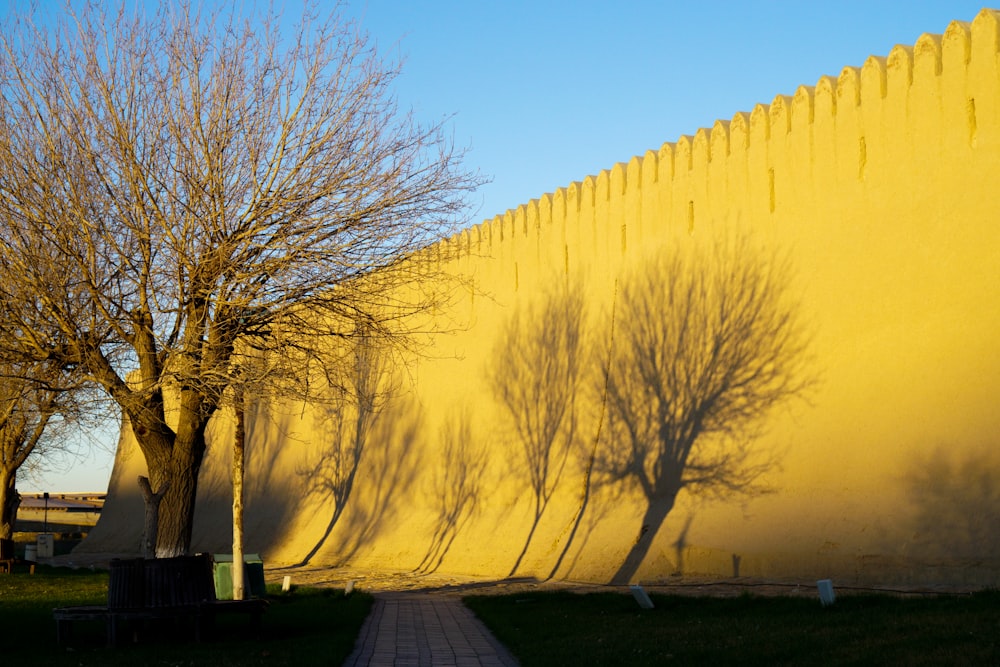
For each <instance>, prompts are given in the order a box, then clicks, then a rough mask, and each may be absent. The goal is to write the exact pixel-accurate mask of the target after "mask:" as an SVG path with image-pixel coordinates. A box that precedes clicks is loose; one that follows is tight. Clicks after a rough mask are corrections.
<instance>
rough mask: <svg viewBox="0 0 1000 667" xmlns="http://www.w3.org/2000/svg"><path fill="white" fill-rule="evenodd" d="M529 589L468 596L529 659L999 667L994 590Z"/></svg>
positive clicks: (527, 665) (999, 612)
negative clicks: (718, 592)
mask: <svg viewBox="0 0 1000 667" xmlns="http://www.w3.org/2000/svg"><path fill="white" fill-rule="evenodd" d="M651 598H652V601H653V602H654V604H655V608H654V609H648V610H646V609H641V608H639V606H638V605H637V604H636V601H635V600H634V599H632V597H631V596H629V595H622V594H617V593H597V594H587V595H578V594H573V593H526V594H521V595H504V596H481V597H471V598H466V599H465V603H466V604H467V605H468V606H469V607H470V608H471V609H472V610H473V611H474V612H475V613H476V615H477V616H479V618H480V619H482V620H483V622H485V623H486V625H487V626H489V628H490V629H491V630H492V631H493V633H494V635H496V637H497V639H499V640H500V641H501V642H502V643H504V644H505V645H506V646H507V648H509V649H510V651H511V652H512V653H513V654H514V655H515V656H516V657H517V658H518V660H520V662H521V664H522V665H523V666H524V667H531V666H533V665H546V666H552V665H573V666H574V667H583V666H585V665H602V666H604V665H664V664H677V665H737V664H738V665H997V664H1000V592H997V591H989V592H983V593H976V594H973V595H963V596H938V597H930V598H919V599H912V598H911V599H901V598H899V597H893V596H889V595H850V596H842V597H839V598H838V599H837V601H836V603H835V604H833V605H832V606H830V607H826V608H824V607H822V606H821V605H820V604H819V601H818V600H817V599H811V600H810V599H801V598H787V597H785V598H782V597H755V596H750V595H743V596H741V597H737V598H727V599H719V598H692V597H686V596H684V597H679V596H666V595H652V596H651Z"/></svg>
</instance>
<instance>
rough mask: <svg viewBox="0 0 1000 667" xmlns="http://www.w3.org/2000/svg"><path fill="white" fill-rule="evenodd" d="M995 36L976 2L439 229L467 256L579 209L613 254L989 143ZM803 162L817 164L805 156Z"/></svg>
mask: <svg viewBox="0 0 1000 667" xmlns="http://www.w3.org/2000/svg"><path fill="white" fill-rule="evenodd" d="M998 43H1000V10H993V9H983V10H982V11H981V12H980V13H979V15H978V16H977V17H976V18H975V20H974V21H973V22H971V23H968V22H962V21H954V22H952V23H951V24H950V25H949V26H948V28H947V29H946V30H945V32H944V33H943V34H941V35H936V34H926V33H925V34H923V35H921V36H920V38H919V39H918V40H917V42H916V44H915V45H913V46H912V47H911V46H903V45H897V46H895V47H894V48H893V49H892V50H891V51H890V52H889V54H888V55H887V56H871V57H869V58H868V59H867V60H866V61H865V62H864V64H863V65H862V66H861V67H852V66H848V67H845V68H844V69H843V70H842V71H841V72H840V74H839V75H838V76H836V77H834V76H821V77H820V78H819V80H818V81H817V82H816V84H815V86H806V85H803V86H800V87H799V88H798V89H797V90H796V91H795V92H794V94H792V95H777V96H776V97H775V98H774V99H773V100H772V101H771V103H770V104H757V105H755V106H754V107H753V108H752V109H751V110H750V111H748V112H746V111H744V112H738V113H736V114H735V115H734V116H733V117H732V118H731V119H729V120H718V121H716V122H715V123H714V124H713V125H712V126H711V127H703V128H700V129H698V130H697V131H696V132H695V133H694V134H693V135H684V136H681V137H679V138H678V139H677V141H675V142H672V143H665V144H663V145H662V146H661V147H660V148H659V149H658V150H655V151H654V150H650V151H647V152H646V153H645V154H644V155H641V156H636V157H633V158H631V159H630V160H628V161H627V162H621V163H618V164H616V165H614V166H613V167H612V168H610V169H607V170H604V171H601V172H600V173H598V174H597V175H593V176H587V177H586V178H584V179H583V180H582V181H577V182H573V183H571V184H569V185H568V186H566V187H564V188H559V189H558V190H556V191H555V192H552V193H547V194H544V195H542V196H541V197H539V198H537V199H532V200H531V201H529V202H528V203H526V204H523V205H521V206H518V207H517V208H515V209H511V210H508V211H506V212H504V213H502V214H498V215H496V216H495V217H493V218H491V219H487V220H485V221H484V222H482V223H481V224H478V225H476V226H474V227H471V228H469V229H467V230H465V231H462V232H461V233H459V234H458V235H456V236H455V237H453V238H452V239H450V240H449V241H448V242H447V243H448V244H450V245H451V246H452V248H453V249H457V250H458V251H459V252H460V253H464V254H465V255H466V256H482V255H483V254H485V253H490V252H497V253H502V254H508V253H504V250H501V248H504V249H506V250H509V253H510V256H513V255H515V254H518V253H520V252H523V251H524V249H526V248H527V247H528V246H530V245H531V244H532V243H550V242H551V238H552V236H553V235H556V236H559V237H561V238H564V239H568V238H570V237H571V236H572V234H573V233H579V234H580V235H581V237H582V235H584V234H586V233H588V232H589V231H590V230H586V231H584V230H579V231H578V232H575V231H573V232H571V231H568V227H570V226H571V225H573V224H574V223H577V221H578V220H581V219H585V220H586V221H588V222H592V223H594V224H595V225H597V226H598V227H599V229H594V230H593V234H594V239H593V243H595V244H599V245H601V246H603V247H606V248H607V249H608V253H611V254H612V255H613V254H614V253H619V254H620V253H622V252H625V251H627V248H628V246H629V245H630V242H631V243H641V242H642V240H643V230H649V229H654V228H656V227H657V226H658V225H667V226H670V227H681V228H686V229H687V230H688V231H689V232H690V231H693V230H694V228H695V227H696V226H697V225H698V222H699V220H704V218H705V217H708V216H711V215H713V214H716V213H717V212H718V211H719V210H720V209H722V208H724V207H730V206H732V205H733V204H736V205H738V206H740V207H744V208H746V209H747V210H750V211H753V212H754V214H756V213H759V212H767V213H771V214H775V213H778V212H779V209H780V208H785V209H790V208H795V207H796V204H798V201H796V200H800V199H805V198H814V197H816V196H817V194H818V193H819V192H820V191H822V190H823V189H825V188H830V187H831V186H834V187H844V185H845V184H849V183H852V182H855V183H857V184H858V187H863V184H864V182H865V178H866V174H868V173H869V172H870V171H871V170H872V169H876V170H877V169H880V168H882V169H884V168H885V166H886V165H885V164H884V162H885V161H887V160H900V159H904V160H905V159H923V160H932V159H933V156H934V155H935V154H936V153H938V152H940V151H941V150H942V149H943V148H944V147H945V146H947V147H948V149H949V150H960V149H961V148H962V147H964V148H967V149H969V150H970V152H971V151H973V150H975V149H976V148H977V147H979V144H980V143H982V144H983V146H982V149H983V150H992V149H994V148H995V147H996V146H997V142H998V131H1000V128H998V126H997V125H996V123H994V122H990V121H992V120H994V119H996V118H997V115H998V108H997V105H998V103H1000V100H998V98H997V91H996V86H995V84H994V83H993V82H995V80H996V77H997V76H998V74H1000V70H998V62H997V44H998ZM980 117H982V118H985V119H987V121H986V122H981V121H980V120H979V118H980ZM816 162H821V163H822V164H823V166H824V169H821V170H817V169H814V168H813V165H814V163H816ZM830 165H835V169H833V170H831V169H829V167H830ZM831 171H832V172H833V175H834V176H835V177H836V181H835V182H834V183H831V182H830V181H829V180H828V177H829V176H830V175H831V173H830V172H831ZM602 214H604V215H602ZM591 216H593V217H591ZM597 220H600V221H601V222H599V223H598V222H596V221H597ZM626 220H628V223H626V222H625V221H626ZM532 238H534V239H535V240H534V241H532ZM542 239H544V240H542Z"/></svg>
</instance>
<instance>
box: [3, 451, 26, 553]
mask: <svg viewBox="0 0 1000 667" xmlns="http://www.w3.org/2000/svg"><path fill="white" fill-rule="evenodd" d="M16 481H17V475H16V474H15V471H14V470H7V469H6V468H0V538H3V539H5V540H9V539H11V537H12V536H13V535H14V523H15V522H16V521H17V508H18V507H19V506H20V504H21V494H19V493H18V492H17V489H15V488H14V483H15V482H16Z"/></svg>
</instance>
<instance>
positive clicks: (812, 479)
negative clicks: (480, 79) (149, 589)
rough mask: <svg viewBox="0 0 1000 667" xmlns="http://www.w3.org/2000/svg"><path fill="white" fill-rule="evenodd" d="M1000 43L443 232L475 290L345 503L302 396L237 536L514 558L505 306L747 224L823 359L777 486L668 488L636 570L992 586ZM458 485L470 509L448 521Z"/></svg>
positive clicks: (116, 498)
mask: <svg viewBox="0 0 1000 667" xmlns="http://www.w3.org/2000/svg"><path fill="white" fill-rule="evenodd" d="M998 62H1000V12H997V11H993V10H983V11H982V12H981V13H980V14H979V15H978V16H977V17H976V19H975V21H973V22H972V23H971V24H968V23H959V22H955V23H952V24H951V25H949V26H948V28H947V30H946V31H945V33H944V34H943V35H923V36H921V37H920V39H919V40H918V41H917V43H916V44H915V45H914V46H913V47H904V46H897V47H895V48H894V49H893V50H892V51H891V52H890V53H889V54H888V56H886V57H874V56H873V57H871V58H869V59H868V60H867V61H866V62H865V63H864V64H863V65H862V66H861V67H846V68H844V70H843V71H842V72H841V73H840V75H839V76H838V77H822V78H821V79H820V80H819V81H818V82H816V84H815V86H802V87H800V88H799V89H798V90H796V91H794V94H792V95H790V96H782V95H779V96H778V97H775V98H774V100H773V101H772V102H771V103H770V104H769V105H765V104H758V105H756V106H755V107H753V108H752V109H751V110H750V111H749V112H743V113H737V114H736V115H735V116H733V118H732V119H730V120H728V121H717V122H716V123H714V124H713V125H712V126H711V127H710V128H703V129H699V130H698V131H697V132H696V133H694V135H693V136H683V137H681V138H680V139H678V140H677V141H676V142H675V143H667V144H664V145H663V146H662V147H661V148H660V149H659V150H658V151H650V152H647V153H646V154H645V155H643V156H638V157H635V158H633V159H632V160H630V161H629V162H628V163H623V164H619V165H615V166H614V167H613V168H612V169H611V170H610V171H605V172H601V173H600V174H598V175H597V176H595V177H587V178H585V179H583V181H581V182H576V183H572V184H570V185H569V186H567V187H566V188H563V189H560V190H558V191H556V192H554V193H551V194H546V195H543V196H542V197H540V198H538V199H536V200H531V201H530V202H529V203H527V204H525V205H523V206H520V207H518V208H517V209H516V210H514V211H508V212H507V213H505V214H504V215H501V216H497V217H495V218H493V219H492V220H487V221H485V222H483V223H482V224H480V225H478V226H475V227H472V228H470V229H468V230H466V231H464V232H462V233H461V234H460V235H458V236H456V237H455V238H453V239H451V240H450V241H448V242H447V243H446V244H445V245H444V246H443V250H447V251H448V252H442V254H443V256H445V257H451V256H452V254H453V253H457V256H456V257H454V258H452V259H446V260H442V261H444V262H445V267H444V268H445V269H446V270H448V271H449V272H452V273H455V274H457V275H463V276H469V277H472V278H473V279H474V281H475V285H476V287H477V289H465V288H461V289H459V291H458V292H457V294H456V299H455V303H454V304H453V306H452V308H451V309H449V310H448V311H447V312H444V311H442V312H439V313H437V315H438V316H439V322H448V323H452V322H454V323H457V327H456V330H454V331H450V332H449V333H447V334H442V335H439V336H437V337H435V339H434V341H433V346H432V347H431V348H430V349H428V350H426V351H425V352H426V354H425V355H424V356H423V357H421V358H419V359H415V360H411V362H410V366H409V369H408V372H407V374H406V377H407V378H410V379H412V380H413V381H414V384H413V386H412V387H410V386H408V385H407V386H404V390H403V392H402V393H404V394H405V395H404V396H401V397H400V398H399V399H398V400H397V401H395V403H394V407H393V408H392V409H391V414H387V415H384V416H383V418H382V421H381V422H380V424H379V426H378V427H377V429H376V433H375V436H374V438H373V439H372V441H371V442H370V443H369V444H368V446H367V448H366V449H365V452H364V455H363V457H362V459H361V462H360V467H359V469H358V473H357V478H356V480H357V481H356V484H355V487H354V491H353V493H352V495H351V497H350V498H349V500H348V502H347V505H346V508H345V511H344V513H343V515H342V516H341V517H340V518H339V519H338V521H337V523H336V524H335V525H334V527H333V529H332V531H331V532H330V534H329V535H328V536H327V537H326V539H325V540H323V539H321V538H322V537H323V535H324V532H325V530H326V528H327V527H328V525H329V522H330V518H331V515H332V511H333V510H332V505H331V502H330V500H329V498H328V497H326V496H324V495H323V494H322V493H321V492H320V491H319V490H318V489H317V487H315V486H313V487H310V486H309V485H308V484H307V482H306V480H307V475H306V473H307V472H308V471H309V470H315V469H316V468H317V466H318V465H319V464H318V461H320V459H321V458H322V457H323V456H324V450H323V444H322V442H321V441H322V438H320V437H319V436H318V435H317V434H318V433H319V432H320V431H321V429H320V428H319V427H318V426H317V425H316V424H315V423H314V419H313V415H312V414H311V413H310V412H309V411H306V412H305V413H302V412H301V411H299V410H297V409H295V408H289V409H287V410H285V411H282V410H276V411H275V414H274V415H272V417H271V418H269V419H267V420H264V419H261V420H259V421H258V424H257V426H256V428H255V430H254V431H253V434H252V446H251V454H250V456H251V459H250V463H249V466H248V474H250V475H251V478H250V480H249V481H248V487H249V488H250V489H251V494H250V497H249V501H248V508H247V510H248V517H249V520H248V524H249V525H248V528H249V530H248V533H249V536H250V537H249V542H250V543H249V544H248V551H263V552H264V553H265V558H266V559H267V560H268V561H269V562H271V563H278V562H288V563H292V562H298V561H301V560H302V559H303V558H305V557H306V556H307V555H308V554H310V553H311V552H312V551H313V548H314V547H316V546H317V544H318V543H319V546H318V549H316V550H315V553H314V554H312V561H313V562H322V563H345V562H346V563H350V564H352V565H355V566H358V567H365V568H368V567H370V568H391V569H399V570H412V569H415V568H418V567H421V566H423V567H424V569H429V568H432V567H434V565H436V564H437V563H438V560H439V559H440V564H439V567H438V571H439V572H454V573H463V574H475V575H483V576H505V575H507V574H508V573H509V571H510V569H511V567H512V566H513V563H514V561H515V559H516V558H517V555H518V553H519V552H520V550H521V548H522V547H523V546H524V543H525V539H526V536H527V531H528V528H529V524H530V512H531V507H530V502H529V501H530V494H529V493H528V491H527V488H526V486H525V481H524V475H523V474H522V473H521V472H519V471H517V470H516V469H515V466H513V465H512V464H511V462H512V461H514V460H515V457H514V455H513V454H512V453H511V449H510V445H509V444H508V443H507V440H508V438H507V437H506V434H507V432H508V429H507V427H506V424H505V421H504V419H503V415H502V412H501V410H500V409H499V407H498V405H497V403H496V401H495V400H494V398H493V394H492V392H491V390H490V387H489V382H488V377H489V371H490V364H491V361H492V356H493V354H494V350H495V349H496V345H497V337H498V335H499V332H500V331H501V329H502V327H503V326H504V322H505V321H506V320H507V318H509V317H510V316H511V313H512V312H513V311H514V309H515V308H518V307H524V306H526V304H529V303H533V302H537V300H538V298H539V295H540V294H541V293H542V292H543V291H544V290H545V289H546V288H547V287H549V286H551V285H554V284H559V283H561V282H570V283H571V282H573V281H577V280H580V281H582V282H583V284H584V285H585V288H586V291H587V295H588V297H587V298H588V310H589V313H590V316H591V317H592V318H593V319H592V322H594V323H597V322H601V321H602V320H606V319H607V317H608V315H607V313H608V308H609V306H610V302H611V295H612V294H613V293H614V285H615V280H616V279H618V278H620V277H621V275H622V272H623V271H626V270H627V269H628V268H629V267H631V266H634V265H636V264H637V263H638V260H639V259H640V258H641V257H642V256H643V255H644V254H645V253H648V252H650V251H652V250H654V249H655V248H657V247H660V246H662V245H663V244H668V243H679V244H692V243H699V242H701V241H704V240H706V239H711V238H715V237H718V236H720V235H721V234H723V233H730V232H729V231H728V230H733V229H738V230H741V231H742V232H744V233H749V234H752V235H753V237H754V238H755V239H758V240H760V241H761V242H764V243H766V244H768V245H771V246H773V247H775V248H777V249H778V250H779V251H782V252H787V253H788V254H789V255H790V256H791V257H792V258H793V262H794V270H795V282H794V285H793V291H794V292H795V294H796V295H797V296H798V297H799V298H800V300H801V303H802V313H803V320H804V322H805V323H806V325H807V327H808V329H809V331H810V332H812V335H813V339H812V353H813V355H814V357H815V361H814V366H815V370H816V371H817V373H818V374H819V375H820V377H821V383H820V385H819V386H818V388H817V389H816V390H815V392H814V393H813V394H812V395H811V397H810V402H809V404H797V405H795V406H793V407H792V408H791V409H789V410H786V411H782V412H780V413H778V414H776V415H775V417H774V419H773V421H772V423H771V424H770V428H769V429H768V432H767V435H766V437H765V441H764V442H762V443H761V446H762V447H765V448H771V449H772V450H774V451H779V450H780V451H783V452H785V454H784V457H783V464H782V466H781V469H780V470H779V469H775V470H774V471H772V472H771V473H769V474H768V476H767V480H768V482H769V483H770V484H771V486H772V487H773V489H774V491H775V492H774V493H772V494H770V495H766V496H762V497H758V498H752V499H744V500H741V499H730V500H728V501H726V502H712V501H710V500H706V499H701V498H696V497H692V496H690V495H685V494H682V495H681V497H680V499H679V502H678V505H677V507H675V509H674V510H673V512H672V513H671V514H670V516H669V517H668V518H667V520H666V523H665V524H664V526H663V527H662V529H661V530H660V532H659V535H658V537H657V540H656V543H655V544H654V548H653V549H652V550H651V552H650V554H649V556H648V558H647V559H646V561H645V563H644V565H643V567H642V569H641V570H640V572H639V578H640V579H642V580H645V581H651V580H656V579H662V578H665V577H668V576H670V575H671V574H672V573H674V572H677V571H683V572H684V573H685V574H711V575H721V576H730V575H732V574H733V556H734V555H737V556H739V557H740V570H739V573H740V574H741V575H744V576H765V577H783V578H808V579H813V578H825V577H833V578H835V579H837V580H838V581H840V582H842V583H849V582H857V583H882V584H903V583H910V584H918V585H924V584H934V583H966V584H972V585H997V583H998V582H1000V578H998V572H1000V531H998V530H997V529H998V528H1000V509H998V508H1000V503H998V502H997V501H998V500H1000V455H998V454H997V452H1000V448H998V447H997V444H998V438H1000V436H998V435H997V434H998V433H1000V411H998V410H997V403H998V400H1000V399H998V397H1000V345H998V342H997V338H996V334H997V332H998V331H1000V268H998V267H1000V216H998V213H1000V67H998ZM525 159H530V156H525ZM449 326H450V325H449ZM598 330H601V329H600V328H599V327H597V326H596V324H595V326H594V327H593V331H595V332H596V331H598ZM462 414H465V415H468V424H469V429H470V431H469V433H468V434H466V435H465V436H464V437H461V438H460V440H461V442H463V443H464V444H465V445H466V446H465V449H464V450H463V451H464V453H462V454H455V452H452V456H451V458H450V459H449V457H448V456H446V453H447V452H446V450H445V445H444V442H445V438H444V437H443V436H442V432H443V431H442V429H444V428H447V427H448V425H454V424H455V423H458V422H459V421H460V419H459V417H460V415H462ZM585 421H586V420H585ZM585 428H586V429H591V431H589V432H593V429H594V428H595V427H594V424H593V423H592V422H586V427H585ZM219 429H220V431H225V429H224V428H222V427H221V426H220V427H219ZM217 440H218V442H217V443H216V445H222V446H213V447H211V448H210V454H209V458H208V460H207V462H206V465H205V468H204V470H203V474H202V482H201V490H200V500H199V515H198V520H197V524H196V527H195V542H196V543H195V548H200V549H201V548H204V549H213V550H223V551H228V546H227V540H228V537H229V532H228V528H227V523H226V522H227V519H228V517H227V512H228V509H229V499H228V497H227V494H228V493H229V486H228V481H227V475H228V472H227V456H228V453H227V447H226V446H225V444H224V438H223V437H222V436H219V437H218V438H217ZM130 443H131V441H130V439H129V438H128V437H126V438H124V439H123V447H122V450H121V451H120V453H119V459H118V462H117V465H116V469H115V473H114V476H113V480H112V487H111V489H110V496H109V501H108V504H107V506H106V509H105V519H104V520H103V521H102V523H103V524H104V525H103V526H99V527H98V529H97V530H95V532H94V534H93V536H92V539H91V540H90V545H89V547H88V548H93V549H95V550H105V549H113V548H126V547H128V546H129V545H130V544H132V543H133V541H134V543H137V542H138V530H139V529H140V528H141V517H142V511H141V501H140V500H139V497H138V491H137V489H136V488H134V487H135V477H136V475H137V474H140V473H141V472H142V469H143V467H142V461H141V457H140V456H139V455H138V454H137V452H135V451H134V446H132V445H131V444H130ZM327 454H329V452H327ZM463 456H464V459H463V458H462V457H463ZM478 456H482V457H485V458H483V459H482V461H483V462H485V468H480V467H477V465H476V462H477V461H478V460H479V459H477V457H478ZM456 457H457V458H456ZM463 461H464V463H465V465H466V467H465V468H464V471H465V472H464V473H462V467H461V465H459V464H460V463H462V462H463ZM582 474H583V473H582V469H581V468H580V467H579V466H578V465H577V463H576V461H575V460H574V461H571V463H570V464H569V466H568V467H567V469H566V471H565V472H564V474H563V477H562V480H561V483H560V486H559V487H558V489H557V491H556V496H555V498H554V500H553V503H552V505H551V506H550V507H549V509H548V510H547V512H546V514H545V515H544V517H543V519H542V521H541V522H540V524H539V528H538V531H537V534H536V536H535V538H534V540H533V541H532V544H531V547H530V549H529V550H528V553H527V554H526V557H525V559H524V561H523V567H522V568H521V569H520V570H519V574H521V575H536V576H545V575H547V574H549V573H550V571H551V569H552V568H553V566H554V565H555V562H556V559H557V557H558V555H559V553H560V552H561V550H562V549H563V547H564V545H565V543H566V539H567V536H568V533H569V527H570V525H571V522H572V519H573V516H574V512H575V511H576V508H577V506H578V501H579V494H580V490H581V485H582V479H583V478H582ZM446 475H451V477H446ZM455 475H458V477H459V480H460V481H458V482H456V481H455V480H456V478H455ZM442 485H444V487H446V488H452V489H465V490H467V491H468V492H469V493H468V497H467V498H466V501H467V504H465V505H461V504H460V502H459V500H458V499H456V498H455V497H454V495H453V496H452V497H450V498H446V499H444V500H442V499H441V496H440V494H439V493H438V490H439V487H442ZM442 503H443V505H442ZM447 505H451V508H452V509H455V507H456V506H461V507H465V510H466V511H465V512H464V513H459V514H458V517H457V518H453V519H451V520H446V521H442V520H441V516H444V515H442V514H441V512H442V510H443V509H446V507H444V506H447ZM641 513H642V503H641V500H640V497H639V495H638V494H637V493H636V490H635V489H632V488H630V487H627V486H622V485H619V487H617V488H604V487H602V488H600V489H598V490H597V496H596V497H595V498H594V499H593V500H592V502H591V504H590V506H589V509H588V513H587V514H586V515H585V517H584V521H583V523H582V527H581V532H580V533H579V534H577V536H576V538H575V540H574V542H573V544H572V545H571V548H570V550H569V552H568V554H567V557H566V558H565V560H564V561H563V564H562V567H561V568H560V570H559V572H558V576H560V577H565V578H570V579H585V580H595V581H603V580H607V579H608V578H609V576H610V575H611V574H612V573H613V572H614V571H615V570H616V568H617V567H618V565H619V564H620V563H621V560H622V558H623V557H624V554H625V553H626V552H627V551H628V549H629V547H630V546H631V544H632V542H633V540H634V538H635V536H636V534H637V531H638V528H639V525H638V522H639V520H640V517H641ZM686 524H687V525H688V529H687V531H686V532H685V533H684V535H683V540H680V542H681V543H682V545H681V547H680V548H678V547H677V543H678V537H679V535H680V534H681V531H682V529H683V528H684V526H685V525H686ZM113 525H114V526H115V528H114V529H113V530H112V528H111V526H113ZM442 527H445V528H447V530H445V531H444V532H443V534H436V533H435V530H436V529H440V528H442ZM102 528H103V529H104V530H101V529H102ZM452 538H453V541H451V540H452ZM435 545H436V548H437V550H435ZM442 556H443V557H442Z"/></svg>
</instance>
